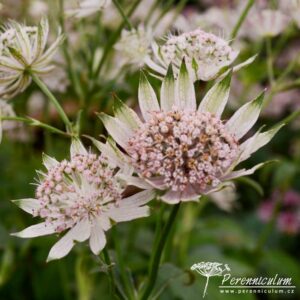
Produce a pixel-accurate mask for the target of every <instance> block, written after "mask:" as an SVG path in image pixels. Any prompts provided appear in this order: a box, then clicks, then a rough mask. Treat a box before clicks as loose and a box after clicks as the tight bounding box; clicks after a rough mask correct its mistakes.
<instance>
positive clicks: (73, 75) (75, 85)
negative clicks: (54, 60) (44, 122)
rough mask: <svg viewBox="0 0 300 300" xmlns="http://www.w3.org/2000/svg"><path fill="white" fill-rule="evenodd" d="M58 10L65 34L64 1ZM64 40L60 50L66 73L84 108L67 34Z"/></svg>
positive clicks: (60, 2) (61, 1)
mask: <svg viewBox="0 0 300 300" xmlns="http://www.w3.org/2000/svg"><path fill="white" fill-rule="evenodd" d="M59 10H60V15H59V22H60V26H61V28H62V31H63V33H64V32H65V19H64V11H65V10H64V0H59ZM65 37H66V38H65V40H64V43H63V44H62V49H63V53H64V57H65V59H66V62H67V66H68V73H69V76H70V80H71V82H72V87H73V88H74V90H75V93H76V95H77V97H78V98H79V100H80V105H81V106H84V94H83V90H82V88H81V84H80V80H79V77H78V74H77V72H76V70H75V68H74V64H73V60H72V58H71V56H70V53H69V50H68V49H70V45H69V40H68V38H67V34H65Z"/></svg>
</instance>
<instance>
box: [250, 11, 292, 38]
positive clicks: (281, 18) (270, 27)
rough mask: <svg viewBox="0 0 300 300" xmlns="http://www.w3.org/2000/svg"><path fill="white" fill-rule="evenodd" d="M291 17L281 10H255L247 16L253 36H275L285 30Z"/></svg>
mask: <svg viewBox="0 0 300 300" xmlns="http://www.w3.org/2000/svg"><path fill="white" fill-rule="evenodd" d="M289 22H290V18H289V17H288V16H286V15H285V14H283V13H282V12H281V11H280V10H273V9H262V10H258V9H256V10H254V11H252V12H251V14H249V16H248V18H247V24H248V26H250V27H249V28H250V32H251V33H252V35H253V36H263V37H274V36H276V35H278V34H280V33H281V32H283V31H284V30H285V28H286V27H287V26H288V24H289Z"/></svg>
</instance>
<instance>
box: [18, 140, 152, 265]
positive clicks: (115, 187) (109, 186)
mask: <svg viewBox="0 0 300 300" xmlns="http://www.w3.org/2000/svg"><path fill="white" fill-rule="evenodd" d="M106 147H109V146H108V145H106ZM109 150H110V151H111V149H109ZM44 165H45V167H46V168H47V173H42V172H40V173H39V177H40V179H39V182H38V186H37V189H36V198H35V199H22V200H16V201H14V202H15V203H16V204H17V205H18V206H20V208H22V209H23V210H25V211H26V212H28V213H31V214H32V215H33V216H35V217H40V218H42V219H44V221H43V222H42V223H39V224H37V225H33V226H30V227H28V228H26V229H25V230H23V231H21V232H19V233H16V234H14V235H16V236H19V237H23V238H29V237H36V236H41V235H48V234H53V233H58V234H59V233H61V232H63V231H66V230H68V232H67V233H66V234H65V235H64V236H63V237H62V238H61V239H60V240H59V241H58V242H57V243H56V244H55V245H54V246H53V247H52V249H51V250H50V253H49V257H48V260H53V259H58V258H61V257H64V256H65V255H67V254H68V253H69V252H70V250H71V249H72V247H73V246H74V243H75V241H78V242H83V241H85V240H87V239H89V244H90V248H91V250H92V252H93V253H95V254H98V253H99V252H100V251H101V250H102V249H103V247H104V246H105V244H106V238H105V234H104V232H105V231H107V230H108V229H109V228H110V227H111V226H112V222H111V221H113V222H124V221H130V220H133V219H136V218H140V217H145V216H148V214H149V209H148V207H147V206H145V205H144V204H145V203H147V202H148V201H149V200H151V199H152V198H153V197H154V193H153V192H152V191H149V190H148V191H143V192H140V193H137V194H135V195H133V196H130V197H127V198H123V197H122V192H123V191H124V188H125V187H124V182H123V181H120V180H119V179H118V177H117V174H116V169H114V168H112V167H111V166H110V164H109V159H108V158H105V157H104V156H103V155H100V156H99V155H96V154H93V153H90V152H87V151H86V150H85V148H84V147H83V146H82V144H81V143H80V142H78V141H75V142H73V144H72V146H71V158H70V160H63V161H61V162H58V161H56V160H55V159H53V158H50V157H49V156H45V157H44Z"/></svg>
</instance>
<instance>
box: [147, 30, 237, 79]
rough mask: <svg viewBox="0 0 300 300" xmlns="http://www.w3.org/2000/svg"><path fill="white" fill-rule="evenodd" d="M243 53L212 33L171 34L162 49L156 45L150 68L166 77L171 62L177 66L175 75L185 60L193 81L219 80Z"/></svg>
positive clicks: (149, 64)
mask: <svg viewBox="0 0 300 300" xmlns="http://www.w3.org/2000/svg"><path fill="white" fill-rule="evenodd" d="M238 54H239V51H237V50H234V49H233V48H231V47H230V46H229V43H228V42H227V41H225V40H223V39H222V38H220V37H217V36H216V35H214V34H212V33H207V32H205V31H203V30H200V29H197V30H194V31H191V32H186V33H183V34H181V35H178V36H173V35H171V36H170V37H169V38H167V40H166V42H165V43H164V44H163V45H161V46H158V45H157V44H155V43H154V44H153V55H154V58H153V59H152V60H148V61H147V64H148V66H149V67H150V68H151V69H153V70H154V71H156V72H158V73H159V74H161V75H165V74H166V72H167V68H168V66H169V64H170V63H172V64H173V67H174V73H175V76H177V75H178V72H179V67H180V64H181V62H182V59H183V58H184V59H185V61H186V64H187V69H188V71H189V73H190V76H191V78H192V79H193V81H196V80H204V81H207V80H210V79H213V78H215V77H216V76H217V75H218V73H219V72H220V71H221V70H222V69H223V68H224V67H227V66H229V65H231V64H232V63H233V61H234V60H235V59H236V58H237V56H238Z"/></svg>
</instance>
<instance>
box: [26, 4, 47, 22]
mask: <svg viewBox="0 0 300 300" xmlns="http://www.w3.org/2000/svg"><path fill="white" fill-rule="evenodd" d="M48 10H49V7H48V4H47V3H46V2H45V1H41V0H31V1H30V4H29V9H28V14H29V15H30V17H32V18H33V19H35V20H39V19H40V18H42V16H44V15H46V14H47V13H48Z"/></svg>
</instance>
